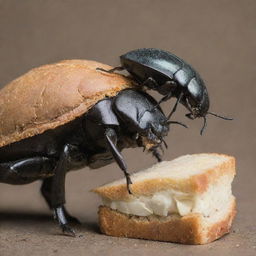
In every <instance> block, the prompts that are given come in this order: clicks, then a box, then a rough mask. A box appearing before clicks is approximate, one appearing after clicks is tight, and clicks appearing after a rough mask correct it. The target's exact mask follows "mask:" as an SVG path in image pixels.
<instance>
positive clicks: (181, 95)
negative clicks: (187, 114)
mask: <svg viewBox="0 0 256 256" xmlns="http://www.w3.org/2000/svg"><path fill="white" fill-rule="evenodd" d="M183 95H184V93H183V92H181V93H180V95H179V97H178V98H177V101H176V102H175V104H174V107H173V109H172V111H171V113H170V114H169V115H168V117H167V119H168V120H169V119H170V118H171V116H172V114H173V113H174V112H175V111H176V109H177V106H178V104H179V102H180V100H181V99H182V97H183Z"/></svg>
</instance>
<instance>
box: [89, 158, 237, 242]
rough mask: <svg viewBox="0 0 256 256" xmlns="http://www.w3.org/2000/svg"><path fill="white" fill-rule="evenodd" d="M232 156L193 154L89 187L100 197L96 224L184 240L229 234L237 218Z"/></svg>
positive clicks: (116, 231) (117, 232)
mask: <svg viewBox="0 0 256 256" xmlns="http://www.w3.org/2000/svg"><path fill="white" fill-rule="evenodd" d="M234 175H235V159H234V157H231V156H227V155H220V154H195V155H186V156H182V157H179V158H177V159H175V160H173V161H166V162H161V163H159V164H156V165H154V166H153V167H151V168H149V169H146V170H143V171H140V172H137V173H135V174H133V175H132V176H131V179H132V182H133V184H132V185H131V191H132V193H133V195H129V194H128V193H127V190H126V183H125V179H121V180H118V181H115V182H112V183H109V184H106V185H104V186H102V187H99V188H96V189H94V190H93V191H94V192H96V193H98V194H99V195H100V196H101V197H102V199H103V206H100V208H99V224H100V228H101V230H102V232H103V233H105V234H108V235H112V236H124V237H133V238H144V239H152V240H160V241H170V242H179V243H184V244H204V243H209V242H211V241H213V240H215V239H217V238H219V237H221V236H222V235H224V234H225V233H228V232H229V229H230V227H231V223H232V220H233V218H234V216H235V212H236V210H235V208H236V207H235V198H234V196H233V195H232V192H231V183H232V180H233V178H234Z"/></svg>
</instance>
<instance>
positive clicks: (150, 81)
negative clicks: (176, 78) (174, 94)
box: [141, 77, 159, 90]
mask: <svg viewBox="0 0 256 256" xmlns="http://www.w3.org/2000/svg"><path fill="white" fill-rule="evenodd" d="M141 85H142V86H146V87H148V88H149V89H153V90H157V88H158V87H159V85H158V83H157V82H156V80H155V79H154V78H153V77H148V78H147V79H146V80H145V81H144V82H143V83H142V84H141Z"/></svg>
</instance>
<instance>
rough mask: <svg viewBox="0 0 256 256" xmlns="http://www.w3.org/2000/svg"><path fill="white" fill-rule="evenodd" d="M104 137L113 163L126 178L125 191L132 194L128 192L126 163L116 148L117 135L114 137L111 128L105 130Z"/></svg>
mask: <svg viewBox="0 0 256 256" xmlns="http://www.w3.org/2000/svg"><path fill="white" fill-rule="evenodd" d="M105 137H106V140H107V144H108V146H109V149H110V151H111V153H112V155H113V157H114V159H115V161H116V162H117V164H118V165H119V167H120V169H121V170H122V171H123V172H124V175H125V178H126V184H127V190H128V192H129V194H132V192H131V190H130V184H132V181H131V178H130V174H129V173H128V172H127V166H126V163H125V161H124V158H123V156H122V154H121V153H120V151H119V150H118V148H117V147H116V143H117V135H116V132H115V130H114V129H111V128H107V129H106V132H105Z"/></svg>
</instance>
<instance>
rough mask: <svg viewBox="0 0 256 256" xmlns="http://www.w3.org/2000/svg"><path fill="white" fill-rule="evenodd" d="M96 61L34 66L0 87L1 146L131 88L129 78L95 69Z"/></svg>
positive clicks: (99, 64)
mask: <svg viewBox="0 0 256 256" xmlns="http://www.w3.org/2000/svg"><path fill="white" fill-rule="evenodd" d="M96 67H101V68H104V69H110V68H112V67H110V66H108V65H104V64H101V63H98V62H95V61H87V60H65V61H61V62H58V63H55V64H50V65H45V66H41V67H38V68H34V69H32V70H30V71H29V72H27V73H26V74H24V75H23V76H21V77H19V78H17V79H15V80H14V81H12V82H10V83H9V84H7V85H6V86H5V87H4V88H3V89H1V90H0V147H2V146H4V145H7V144H10V143H12V142H15V141H19V140H21V139H24V138H27V137H31V136H33V135H36V134H40V133H42V132H44V131H46V130H48V129H54V128H55V127H58V126H60V125H63V124H65V123H67V122H69V121H71V120H73V119H75V118H76V117H78V116H81V115H82V114H83V113H85V112H86V111H87V110H88V109H89V108H90V107H91V106H92V105H94V104H95V103H96V102H98V101H99V100H101V99H103V98H104V97H105V96H115V95H116V94H117V93H118V92H119V91H120V90H122V89H125V88H128V87H131V86H132V83H131V81H130V80H129V79H127V78H126V77H124V76H122V75H118V74H108V73H106V72H101V71H97V70H96Z"/></svg>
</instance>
